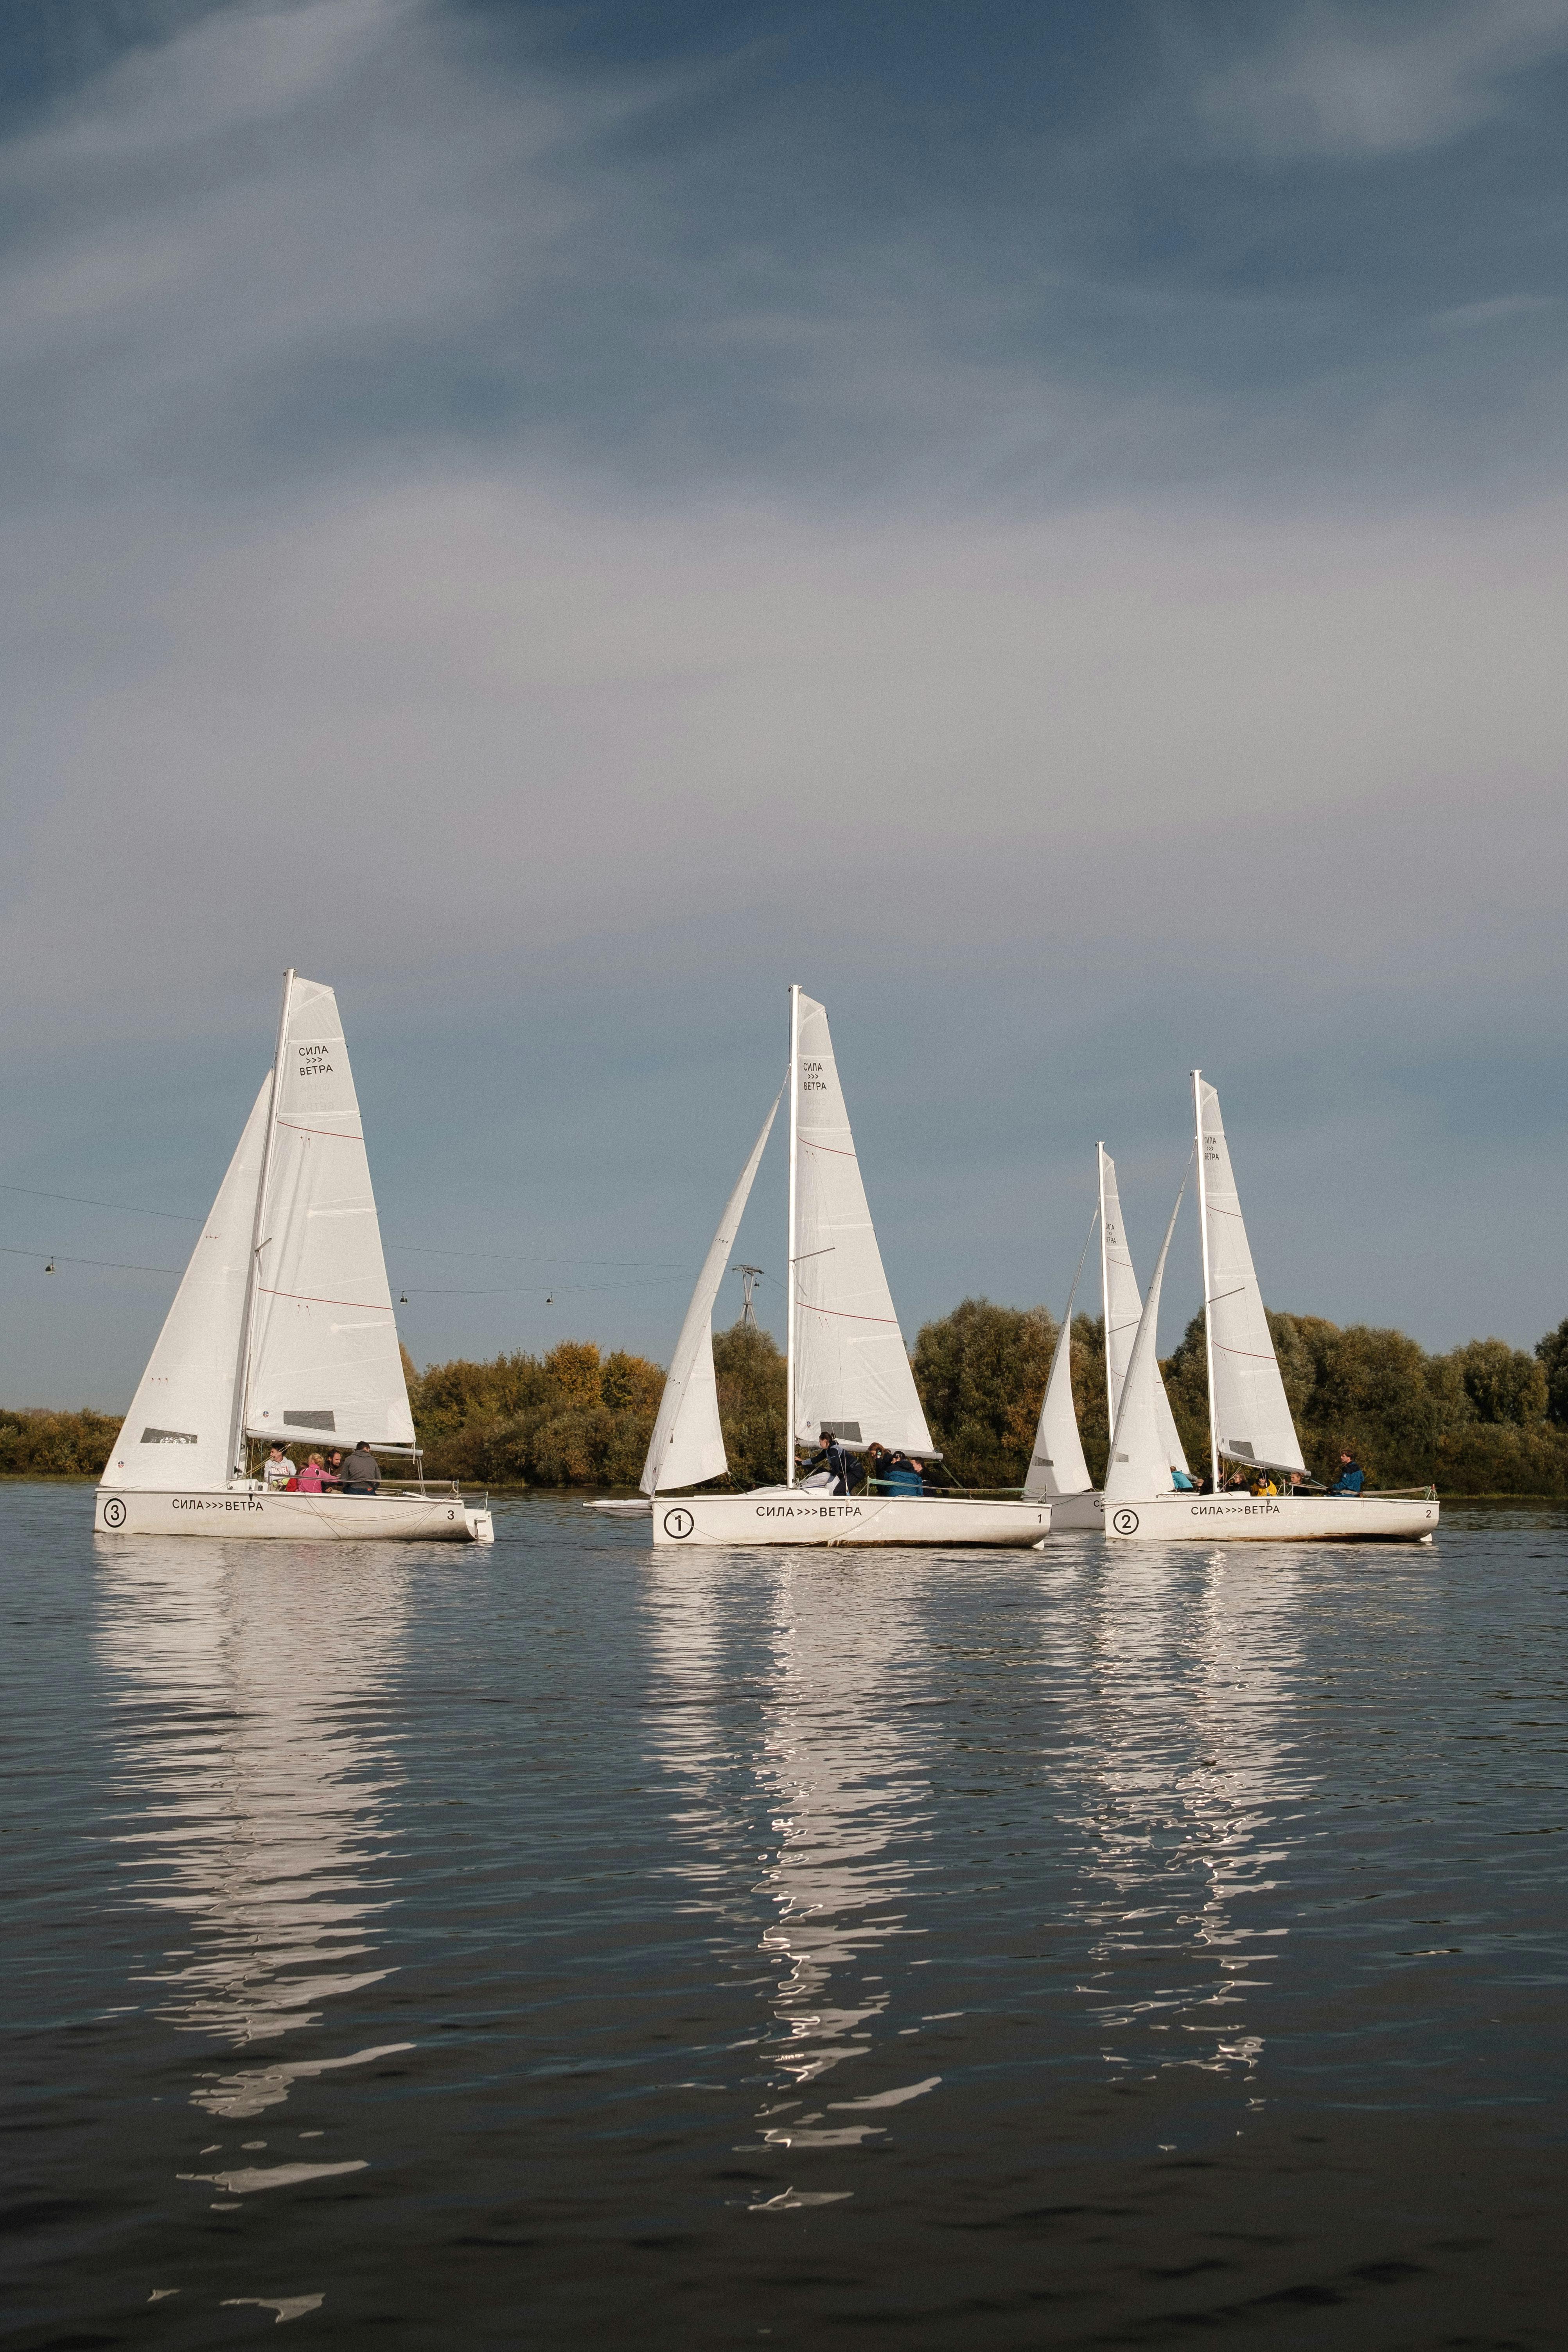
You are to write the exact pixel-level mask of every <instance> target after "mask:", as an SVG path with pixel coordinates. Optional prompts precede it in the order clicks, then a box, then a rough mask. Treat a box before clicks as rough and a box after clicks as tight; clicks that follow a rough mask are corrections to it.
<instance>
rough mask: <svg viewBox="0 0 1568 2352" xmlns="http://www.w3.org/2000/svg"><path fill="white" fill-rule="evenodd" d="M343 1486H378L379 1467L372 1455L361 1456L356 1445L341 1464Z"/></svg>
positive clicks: (379, 1478) (379, 1480)
mask: <svg viewBox="0 0 1568 2352" xmlns="http://www.w3.org/2000/svg"><path fill="white" fill-rule="evenodd" d="M342 1477H343V1485H344V1486H380V1484H381V1465H380V1463H379V1462H378V1461H377V1460H376V1458H375V1456H374V1454H363V1453H362V1452H361V1451H360V1449H359V1447H358V1446H357V1445H356V1446H355V1447H354V1450H353V1453H352V1454H350V1455H349V1456H348V1459H347V1460H346V1461H345V1462H344V1464H343V1471H342Z"/></svg>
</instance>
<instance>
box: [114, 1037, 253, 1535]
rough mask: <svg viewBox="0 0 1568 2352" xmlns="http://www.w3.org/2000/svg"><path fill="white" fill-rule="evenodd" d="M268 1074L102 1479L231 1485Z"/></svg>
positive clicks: (133, 1484)
mask: <svg viewBox="0 0 1568 2352" xmlns="http://www.w3.org/2000/svg"><path fill="white" fill-rule="evenodd" d="M271 1092H272V1080H271V1077H270V1076H268V1077H267V1078H265V1079H264V1080H263V1081H262V1087H261V1092H260V1093H259V1094H258V1096H257V1097H256V1103H255V1108H253V1109H252V1111H251V1114H250V1117H249V1118H247V1120H246V1122H245V1129H244V1132H243V1134H242V1135H241V1136H240V1139H239V1142H238V1145H237V1148H236V1150H235V1155H234V1158H233V1159H232V1160H230V1161H229V1163H228V1173H227V1175H226V1177H225V1178H224V1180H223V1182H222V1183H221V1184H220V1185H219V1187H218V1194H217V1198H216V1201H215V1202H213V1205H212V1213H211V1214H210V1215H209V1216H208V1218H207V1221H206V1223H205V1225H204V1226H203V1227H202V1234H201V1239H200V1240H199V1241H198V1242H197V1244H196V1245H195V1249H194V1250H193V1251H192V1253H191V1262H190V1264H189V1265H187V1266H186V1268H185V1271H184V1278H183V1280H182V1281H181V1284H180V1286H179V1289H178V1290H177V1291H176V1292H175V1293H174V1305H173V1306H172V1307H170V1309H169V1312H168V1314H167V1315H166V1316H165V1317H164V1318H163V1329H162V1331H160V1333H159V1334H158V1344H157V1346H156V1347H155V1348H154V1349H153V1353H152V1355H151V1357H150V1358H149V1360H148V1364H147V1369H146V1370H145V1371H144V1372H143V1373H142V1381H141V1385H140V1386H139V1387H138V1389H137V1391H136V1393H135V1395H134V1396H133V1397H132V1400H131V1410H130V1412H128V1413H127V1414H126V1416H125V1419H124V1421H123V1422H122V1423H121V1429H120V1435H119V1437H118V1438H117V1439H116V1441H115V1445H114V1451H113V1453H112V1454H110V1459H109V1463H108V1466H107V1467H106V1468H105V1470H104V1474H103V1476H102V1479H101V1480H100V1485H103V1486H116V1487H120V1488H121V1489H125V1488H132V1489H138V1490H146V1489H148V1488H163V1487H169V1486H193V1487H210V1486H227V1484H228V1478H229V1471H230V1468H231V1466H232V1465H231V1464H230V1462H229V1458H228V1449H229V1442H230V1439H231V1436H232V1433H233V1429H234V1410H235V1383H236V1381H237V1380H238V1377H239V1349H240V1339H241V1332H242V1327H243V1325H244V1320H245V1290H246V1281H247V1274H248V1271H249V1265H250V1239H251V1227H252V1223H253V1222H254V1219H255V1216H256V1188H257V1186H258V1184H259V1183H260V1181H261V1164H262V1160H263V1158H264V1156H265V1153H266V1149H267V1105H268V1097H270V1095H271Z"/></svg>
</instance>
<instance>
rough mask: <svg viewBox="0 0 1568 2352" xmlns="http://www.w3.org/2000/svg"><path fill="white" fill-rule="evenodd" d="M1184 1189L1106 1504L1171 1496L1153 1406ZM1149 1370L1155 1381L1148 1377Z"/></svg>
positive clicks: (1143, 1330)
mask: <svg viewBox="0 0 1568 2352" xmlns="http://www.w3.org/2000/svg"><path fill="white" fill-rule="evenodd" d="M1186 1189H1187V1180H1186V1178H1185V1177H1183V1179H1182V1190H1181V1192H1178V1193H1177V1195H1176V1205H1175V1207H1174V1208H1173V1210H1172V1212H1171V1222H1170V1223H1169V1224H1168V1225H1167V1226H1166V1228H1165V1238H1164V1240H1163V1242H1162V1244H1160V1255H1159V1260H1158V1263H1157V1264H1156V1265H1155V1267H1154V1273H1153V1278H1152V1281H1151V1282H1150V1285H1149V1296H1148V1297H1147V1298H1146V1299H1145V1300H1144V1302H1143V1312H1142V1315H1141V1316H1140V1318H1139V1320H1138V1331H1137V1336H1136V1338H1135V1339H1133V1342H1132V1352H1131V1356H1130V1357H1129V1358H1128V1361H1127V1374H1126V1378H1125V1380H1124V1381H1123V1382H1122V1385H1121V1411H1120V1412H1118V1414H1117V1416H1116V1426H1115V1428H1114V1429H1113V1431H1112V1432H1111V1438H1110V1462H1109V1463H1108V1464H1107V1465H1106V1472H1105V1499H1106V1502H1107V1504H1108V1505H1110V1504H1111V1503H1130V1502H1131V1503H1138V1502H1148V1501H1150V1500H1151V1499H1152V1497H1153V1496H1156V1495H1168V1494H1169V1493H1170V1492H1171V1457H1170V1455H1169V1454H1168V1453H1167V1452H1166V1450H1165V1443H1164V1433H1163V1430H1162V1428H1161V1426H1160V1414H1159V1410H1158V1407H1157V1405H1156V1402H1155V1399H1156V1396H1157V1395H1158V1396H1163V1394H1164V1391H1163V1387H1162V1386H1161V1382H1160V1369H1159V1349H1158V1340H1157V1332H1158V1326H1159V1321H1160V1290H1161V1286H1162V1285H1163V1282H1164V1279H1165V1260H1166V1259H1167V1257H1169V1255H1170V1254H1171V1235H1172V1234H1173V1233H1174V1232H1175V1230H1176V1219H1177V1217H1178V1216H1179V1215H1180V1214H1181V1208H1182V1196H1183V1193H1184V1192H1186ZM1151 1367H1152V1378H1151V1377H1150V1370H1151Z"/></svg>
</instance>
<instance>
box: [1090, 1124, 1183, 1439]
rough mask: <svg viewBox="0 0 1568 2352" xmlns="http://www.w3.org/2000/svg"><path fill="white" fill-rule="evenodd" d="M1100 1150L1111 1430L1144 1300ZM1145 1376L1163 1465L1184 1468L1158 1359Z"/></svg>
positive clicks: (1110, 1166) (1111, 1169)
mask: <svg viewBox="0 0 1568 2352" xmlns="http://www.w3.org/2000/svg"><path fill="white" fill-rule="evenodd" d="M1099 1151H1100V1269H1101V1275H1102V1279H1103V1284H1104V1300H1105V1385H1106V1391H1107V1394H1108V1396H1109V1399H1110V1426H1111V1428H1112V1429H1114V1428H1115V1426H1116V1418H1117V1415H1118V1413H1119V1412H1121V1389H1122V1383H1123V1381H1125V1380H1126V1378H1127V1368H1128V1364H1129V1362H1130V1361H1131V1355H1132V1345H1133V1341H1134V1339H1136V1337H1137V1333H1138V1326H1139V1322H1140V1320H1141V1318H1142V1313H1143V1299H1142V1293H1141V1292H1140V1290H1139V1288H1138V1276H1136V1274H1135V1273H1134V1272H1133V1270H1132V1254H1131V1251H1130V1250H1129V1248H1128V1246H1127V1235H1126V1232H1125V1230H1124V1228H1123V1226H1122V1223H1121V1196H1120V1194H1119V1193H1118V1192H1117V1189H1116V1162H1115V1161H1114V1160H1112V1158H1111V1157H1110V1152H1109V1151H1107V1150H1106V1148H1105V1146H1104V1144H1103V1143H1102V1144H1100V1146H1099ZM1143 1377H1144V1378H1145V1379H1146V1380H1147V1381H1149V1382H1150V1383H1151V1386H1152V1389H1153V1392H1154V1419H1155V1426H1156V1427H1157V1429H1158V1430H1159V1433H1160V1443H1161V1444H1162V1445H1163V1446H1164V1447H1165V1449H1166V1452H1165V1467H1166V1469H1167V1470H1172V1469H1181V1470H1184V1469H1185V1468H1186V1466H1187V1457H1186V1455H1185V1454H1184V1452H1183V1451H1182V1441H1181V1439H1180V1438H1179V1437H1178V1436H1177V1434H1176V1423H1175V1419H1174V1416H1173V1413H1172V1412H1171V1401H1170V1399H1169V1397H1168V1396H1167V1395H1166V1394H1165V1383H1164V1381H1163V1378H1162V1377H1161V1373H1160V1361H1159V1358H1158V1356H1157V1355H1155V1356H1150V1357H1149V1358H1148V1359H1147V1360H1146V1362H1145V1365H1144V1371H1143Z"/></svg>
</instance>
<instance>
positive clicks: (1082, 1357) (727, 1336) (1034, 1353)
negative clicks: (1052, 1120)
mask: <svg viewBox="0 0 1568 2352" xmlns="http://www.w3.org/2000/svg"><path fill="white" fill-rule="evenodd" d="M1268 1325H1269V1328H1270V1330H1271V1331H1272V1333H1273V1335H1274V1345H1275V1349H1276V1351H1277V1353H1278V1355H1279V1368H1280V1370H1281V1372H1282V1374H1283V1376H1284V1381H1285V1393H1286V1395H1287V1397H1288V1398H1289V1403H1290V1410H1291V1412H1292V1413H1293V1415H1294V1416H1295V1421H1296V1426H1297V1428H1298V1429H1299V1430H1300V1433H1301V1443H1302V1449H1303V1452H1304V1453H1305V1454H1306V1459H1307V1466H1308V1468H1309V1469H1310V1471H1312V1472H1313V1473H1314V1475H1317V1476H1320V1477H1322V1476H1325V1475H1331V1473H1332V1471H1333V1469H1334V1467H1335V1465H1337V1463H1338V1460H1339V1456H1340V1454H1341V1452H1342V1450H1343V1451H1349V1452H1351V1453H1353V1454H1356V1456H1357V1457H1358V1459H1359V1460H1360V1461H1361V1463H1362V1465H1363V1467H1364V1468H1365V1470H1366V1473H1367V1477H1368V1481H1369V1483H1370V1484H1372V1485H1373V1486H1424V1485H1426V1483H1427V1482H1428V1481H1431V1482H1433V1483H1435V1484H1436V1486H1437V1488H1438V1491H1439V1492H1440V1493H1442V1494H1448V1495H1541V1496H1559V1495H1568V1321H1565V1322H1563V1323H1562V1324H1560V1325H1559V1326H1558V1328H1556V1330H1555V1331H1552V1332H1549V1333H1548V1334H1547V1336H1546V1338H1545V1339H1542V1341H1541V1342H1540V1343H1539V1345H1538V1346H1537V1347H1536V1349H1535V1350H1534V1352H1533V1353H1529V1352H1527V1351H1526V1350H1525V1349H1520V1348H1510V1347H1509V1346H1508V1344H1507V1343H1506V1341H1504V1340H1501V1339H1471V1340H1469V1341H1468V1342H1467V1344H1466V1345H1465V1346H1464V1347H1462V1348H1455V1349H1452V1350H1451V1351H1450V1352H1449V1353H1448V1354H1447V1355H1428V1354H1427V1353H1426V1350H1425V1349H1423V1348H1420V1347H1418V1346H1417V1345H1416V1343H1415V1340H1414V1339H1407V1338H1406V1337H1405V1333H1404V1332H1403V1331H1391V1330H1378V1329H1373V1328H1370V1327H1369V1326H1367V1325H1365V1324H1361V1323H1352V1324H1347V1325H1344V1326H1340V1325H1338V1324H1334V1323H1329V1322H1325V1321H1324V1320H1323V1318H1321V1316H1316V1315H1275V1314H1270V1316H1269V1318H1268ZM1057 1328H1058V1327H1057V1324H1056V1321H1055V1319H1054V1318H1052V1316H1051V1315H1050V1314H1049V1313H1047V1310H1046V1309H1045V1308H1044V1307H1031V1308H1019V1307H996V1306H994V1305H993V1304H992V1303H991V1301H990V1300H989V1299H984V1298H966V1299H965V1300H964V1302H963V1305H962V1306H961V1307H955V1308H954V1309H953V1311H952V1314H951V1315H945V1316H943V1317H942V1318H941V1320H940V1321H937V1322H934V1323H927V1324H925V1325H924V1326H923V1327H922V1328H921V1332H920V1334H919V1337H918V1339H916V1342H915V1350H914V1356H913V1359H912V1361H913V1365H914V1375H915V1386H916V1388H917V1389H918V1390H919V1391H920V1397H921V1403H922V1405H923V1406H924V1408H925V1412H926V1418H927V1421H928V1423H930V1427H931V1438H932V1442H933V1444H936V1445H938V1446H940V1447H941V1449H942V1454H943V1457H944V1459H945V1460H946V1462H947V1464H948V1465H949V1467H950V1469H951V1470H952V1473H953V1475H955V1476H956V1477H957V1479H958V1480H959V1482H960V1483H961V1484H962V1485H963V1486H978V1487H1003V1488H1005V1487H1010V1486H1011V1487H1017V1486H1021V1485H1022V1484H1023V1481H1024V1477H1025V1475H1026V1470H1027V1467H1028V1461H1029V1454H1030V1452H1031V1450H1032V1446H1033V1441H1034V1433H1035V1423H1036V1421H1037V1418H1038V1414H1039V1410H1040V1400H1041V1397H1042V1396H1043V1395H1044V1393H1045V1386H1046V1375H1047V1371H1048V1370H1049V1368H1050V1360H1051V1352H1052V1349H1054V1348H1055V1346H1056V1339H1057ZM713 1363H714V1371H715V1374H716V1377H717V1382H718V1391H719V1411H720V1418H721V1423H722V1425H723V1430H724V1443H725V1446H726V1449H727V1451H728V1453H729V1456H730V1484H731V1486H736V1487H739V1488H742V1489H743V1488H745V1487H748V1486H762V1485H764V1484H767V1483H770V1482H771V1481H773V1480H774V1479H776V1478H778V1477H780V1476H782V1475H783V1470H784V1357H783V1355H782V1354H781V1353H780V1351H779V1349H777V1348H776V1347H775V1345H774V1344H773V1340H772V1339H770V1338H769V1336H768V1335H767V1333H766V1332H764V1331H750V1330H746V1329H743V1328H742V1326H741V1325H740V1324H736V1325H735V1326H734V1327H733V1328H732V1329H731V1330H728V1331H721V1332H719V1333H717V1334H716V1335H715V1337H714V1341H713ZM405 1370H406V1371H407V1374H408V1395H409V1402H410V1404H411V1405H412V1407H413V1412H414V1425H415V1427H416V1430H417V1431H418V1433H419V1436H420V1440H421V1443H422V1444H423V1445H424V1447H425V1464H426V1470H427V1471H428V1472H429V1473H430V1474H431V1475H433V1476H437V1477H450V1478H460V1479H462V1480H463V1481H465V1483H467V1484H469V1485H472V1486H635V1485H636V1484H637V1478H638V1476H639V1475H640V1474H641V1470H642V1465H643V1459H644V1456H645V1455H646V1454H647V1444H648V1440H649V1438H650V1437H651V1436H652V1434H653V1424H654V1419H655V1416H656V1414H657V1413H658V1401H659V1395H660V1391H662V1389H663V1386H664V1373H663V1371H662V1370H661V1369H660V1367H659V1366H658V1364H654V1363H650V1362H649V1361H648V1360H647V1358H646V1357H644V1356H631V1355H626V1354H624V1353H622V1352H620V1351H619V1350H617V1351H616V1352H615V1353H613V1354H610V1355H607V1356H601V1355H600V1352H599V1350H598V1349H597V1348H596V1347H595V1346H594V1345H593V1344H592V1343H591V1342H589V1341H584V1340H566V1341H563V1344H562V1345H561V1346H560V1347H558V1348H552V1349H551V1350H550V1352H549V1354H548V1355H545V1356H542V1357H540V1356H530V1355H524V1354H521V1353H520V1354H517V1355H510V1356H498V1357H497V1358H495V1360H493V1361H492V1362H489V1363H469V1362H467V1361H465V1360H461V1359H458V1360H456V1361H454V1362H452V1363H448V1364H432V1365H431V1366H430V1367H429V1369H428V1370H426V1371H425V1372H423V1373H420V1372H417V1371H416V1370H415V1368H414V1366H413V1364H412V1363H411V1362H409V1361H408V1360H407V1359H406V1357H405ZM1162 1370H1163V1372H1164V1375H1165V1384H1166V1387H1167V1389H1168V1390H1169V1391H1170V1397H1171V1405H1172V1410H1173V1412H1174V1414H1175V1420H1176V1426H1177V1428H1178V1430H1179V1431H1180V1433H1181V1436H1182V1443H1183V1444H1184V1447H1185V1449H1186V1454H1187V1459H1188V1460H1189V1462H1193V1463H1201V1462H1204V1461H1206V1459H1207V1456H1208V1443H1209V1440H1208V1400H1207V1382H1206V1377H1205V1363H1204V1339H1203V1320H1202V1318H1201V1317H1198V1318H1194V1321H1193V1322H1192V1323H1190V1324H1189V1325H1188V1327H1187V1328H1186V1330H1185V1332H1184V1334H1183V1336H1182V1339H1181V1343H1180V1345H1179V1346H1178V1347H1177V1348H1176V1349H1175V1351H1174V1353H1173V1354H1172V1355H1171V1356H1169V1357H1167V1359H1166V1360H1165V1361H1164V1364H1163V1367H1162ZM1072 1371H1073V1391H1074V1395H1075V1397H1076V1399H1077V1402H1078V1413H1079V1428H1080V1430H1081V1432H1082V1435H1083V1450H1084V1455H1085V1459H1086V1461H1087V1463H1088V1465H1089V1475H1090V1476H1091V1477H1092V1478H1093V1479H1094V1481H1095V1484H1096V1485H1097V1486H1098V1485H1099V1484H1100V1482H1101V1481H1102V1480H1103V1478H1104V1475H1105V1464H1106V1457H1107V1454H1109V1452H1110V1428H1109V1423H1108V1414H1107V1405H1106V1393H1105V1363H1104V1356H1103V1352H1102V1327H1101V1325H1100V1322H1099V1320H1098V1319H1091V1318H1089V1316H1086V1315H1080V1316H1079V1317H1077V1318H1075V1320H1074V1323H1073V1328H1072ZM119 1427H120V1423H119V1422H118V1421H117V1420H115V1419H114V1418H113V1417H112V1416H111V1415H109V1414H105V1413H99V1412H0V1475H9V1476H12V1477H34V1478H37V1477H61V1476H77V1477H93V1478H96V1477H97V1476H98V1475H100V1472H101V1471H102V1468H103V1465H104V1464H105V1463H106V1462H107V1460H108V1459H109V1453H110V1446H111V1445H112V1444H113V1442H114V1438H115V1435H116V1433H117V1432H118V1430H119Z"/></svg>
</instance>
